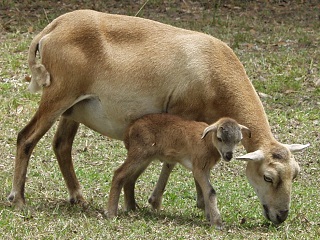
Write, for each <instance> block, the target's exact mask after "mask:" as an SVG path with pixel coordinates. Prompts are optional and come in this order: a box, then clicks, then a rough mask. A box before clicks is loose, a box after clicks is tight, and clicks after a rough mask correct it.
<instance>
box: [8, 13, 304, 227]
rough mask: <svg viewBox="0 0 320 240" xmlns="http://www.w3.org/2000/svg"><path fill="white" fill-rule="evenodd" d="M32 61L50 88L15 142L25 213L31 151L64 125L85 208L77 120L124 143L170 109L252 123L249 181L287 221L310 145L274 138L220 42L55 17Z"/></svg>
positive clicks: (159, 28) (271, 213) (181, 32)
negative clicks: (143, 121) (148, 118)
mask: <svg viewBox="0 0 320 240" xmlns="http://www.w3.org/2000/svg"><path fill="white" fill-rule="evenodd" d="M38 52H39V53H40V54H39V55H40V57H41V58H40V60H38V59H37V53H38ZM28 63H29V68H30V69H31V73H32V78H31V82H30V85H29V90H30V91H37V90H42V95H41V100H40V102H39V106H38V108H37V110H36V112H35V114H34V116H33V117H32V119H30V120H29V122H28V123H27V124H26V125H25V127H23V128H22V129H21V130H20V132H19V133H18V136H17V147H16V156H15V161H14V172H13V180H12V189H11V192H10V194H9V196H8V199H9V201H11V202H12V204H13V205H14V206H16V207H17V208H23V207H24V206H25V194H24V193H25V183H26V176H27V168H28V164H29V160H30V157H31V154H32V152H33V149H34V148H35V147H36V145H37V143H38V142H39V140H40V139H41V138H42V137H43V136H44V135H45V134H46V132H47V131H48V130H49V129H50V128H51V127H52V126H53V124H54V123H55V122H56V121H57V120H58V119H59V124H58V127H57V130H56V133H55V136H54V138H53V144H52V146H53V150H54V152H55V155H56V158H57V160H58V164H59V167H60V170H61V173H62V175H63V178H64V180H65V183H66V186H67V189H68V192H69V200H70V202H71V203H79V204H82V203H85V202H86V201H85V198H84V196H83V194H82V191H81V186H80V183H79V181H78V178H77V176H76V173H75V170H74V166H73V161H72V154H71V150H72V145H73V140H74V138H75V136H76V134H77V131H78V128H79V124H84V125H86V126H87V127H89V128H91V129H93V130H95V131H97V132H99V133H100V134H102V135H105V136H108V137H111V138H114V139H118V140H123V139H124V133H125V129H126V128H127V127H128V125H129V124H130V123H131V122H132V121H134V120H136V119H138V118H140V117H141V116H144V115H146V114H150V113H169V114H173V115H177V116H180V117H183V118H185V119H189V120H196V121H202V122H206V123H208V124H210V123H212V122H214V121H217V120H218V119H219V118H221V117H223V116H226V117H230V118H233V119H235V120H236V121H237V122H238V123H240V124H243V125H245V126H247V127H248V128H249V129H250V130H251V133H252V136H251V138H243V140H242V144H243V146H244V147H245V149H246V151H247V154H246V155H244V156H242V159H244V160H246V161H247V167H246V176H247V178H248V180H249V182H250V184H251V185H252V186H253V189H254V190H255V192H256V194H257V196H258V197H259V200H260V202H261V205H262V206H263V208H262V209H263V213H264V215H265V217H266V218H267V219H268V220H270V221H272V222H273V223H275V224H279V223H282V222H283V221H285V220H286V219H287V216H288V212H289V208H290V200H291V191H292V181H293V178H294V177H296V176H297V174H298V173H299V164H298V163H297V162H296V161H295V159H294V156H293V154H292V153H293V152H298V151H301V150H303V149H305V148H306V147H308V146H309V145H308V144H305V145H303V144H282V143H280V142H279V141H278V140H276V139H275V138H274V136H273V134H272V132H271V129H270V126H269V122H268V119H267V116H266V114H265V111H264V109H263V105H262V103H261V101H260V99H259V96H258V94H257V93H256V91H255V89H254V87H253V85H252V83H251V81H250V80H249V78H248V76H247V74H246V71H245V69H244V67H243V65H242V64H241V62H240V61H239V59H238V58H237V56H236V55H235V54H234V52H233V51H232V49H231V48H230V47H228V46H227V44H225V43H223V42H222V41H221V40H219V39H217V38H214V37H213V36H209V35H207V34H204V33H200V32H195V31H190V30H185V29H181V28H177V27H174V26H170V25H167V24H163V23H160V22H156V21H152V20H148V19H143V18H139V17H131V16H123V15H115V14H106V13H101V12H96V11H92V10H77V11H73V12H70V13H66V14H64V15H61V16H60V17H58V18H56V19H55V20H53V21H52V22H51V23H49V24H48V26H46V27H45V28H44V29H43V30H42V31H41V32H40V33H39V34H38V35H36V36H35V37H34V39H33V40H32V42H31V44H30V47H29V53H28ZM218 157H219V156H218V154H217V156H216V157H213V158H218ZM168 165H169V166H170V167H169V168H168V167H167V166H168ZM172 168H173V165H172V164H170V163H167V164H165V165H163V169H162V171H161V174H160V177H159V184H157V185H156V189H155V192H161V189H158V188H157V187H158V186H162V185H163V182H165V181H166V178H167V177H168V176H169V174H170V169H172ZM279 179H281V184H280V185H278V184H276V183H278V182H279V181H278V180H279ZM196 188H197V193H198V201H197V202H198V203H197V204H198V206H204V203H203V196H202V195H203V194H202V192H201V189H199V186H198V184H196Z"/></svg>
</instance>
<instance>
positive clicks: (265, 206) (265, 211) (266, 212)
mask: <svg viewBox="0 0 320 240" xmlns="http://www.w3.org/2000/svg"><path fill="white" fill-rule="evenodd" d="M263 209H264V216H265V217H266V218H267V219H268V220H269V221H271V219H270V216H269V208H268V206H267V205H263Z"/></svg>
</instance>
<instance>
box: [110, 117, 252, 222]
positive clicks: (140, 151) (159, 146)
mask: <svg viewBox="0 0 320 240" xmlns="http://www.w3.org/2000/svg"><path fill="white" fill-rule="evenodd" d="M242 131H243V132H246V134H247V137H249V136H250V134H251V132H250V130H249V129H248V128H247V127H245V126H243V125H240V124H238V123H237V122H236V121H235V120H233V119H231V118H221V119H219V120H218V121H217V122H215V123H213V124H212V125H210V126H208V125H207V124H206V123H203V122H196V121H190V120H184V119H182V118H180V117H178V116H174V115H170V114H151V115H145V116H144V117H142V118H140V119H138V120H137V121H135V122H134V123H132V124H131V125H130V126H129V127H128V129H127V131H126V135H125V140H124V143H125V146H126V148H127V150H128V154H127V159H126V161H125V162H124V163H123V164H122V165H121V166H120V167H119V168H118V169H117V170H116V171H115V174H114V177H113V179H112V184H111V190H110V195H109V202H108V216H109V217H114V216H116V215H117V209H118V202H119V196H120V192H121V189H122V187H124V194H125V197H124V198H125V205H126V206H127V208H128V209H135V206H136V202H135V199H134V186H135V182H136V180H137V178H138V177H139V176H140V174H141V173H142V172H143V171H144V170H145V169H146V168H147V166H148V165H149V164H150V163H151V162H152V161H153V160H154V159H159V160H161V161H163V162H165V163H173V164H175V163H180V164H181V165H183V166H184V167H185V168H187V169H189V170H191V171H192V173H193V176H194V178H195V180H196V182H197V183H198V184H199V186H200V188H201V190H202V192H203V196H204V202H205V213H206V216H207V219H208V220H209V221H210V224H211V225H215V226H217V227H219V228H220V227H221V226H222V221H221V218H220V213H219V210H218V207H217V200H216V194H215V190H214V189H213V187H212V186H211V184H210V182H209V175H210V170H211V169H212V167H213V166H214V165H215V164H217V162H218V161H219V158H220V156H221V157H222V159H224V160H226V161H230V160H231V158H232V157H233V152H234V149H235V147H236V145H237V144H238V143H240V142H241V140H242V136H243V135H242ZM211 132H212V133H211ZM207 134H208V135H209V134H211V136H208V137H205V136H206V135H207ZM201 135H202V136H201Z"/></svg>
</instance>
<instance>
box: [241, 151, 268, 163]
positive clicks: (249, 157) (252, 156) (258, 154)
mask: <svg viewBox="0 0 320 240" xmlns="http://www.w3.org/2000/svg"><path fill="white" fill-rule="evenodd" d="M236 159H237V160H243V161H262V160H263V159H264V153H263V151H262V150H257V151H254V152H251V153H247V154H245V155H243V156H240V157H236Z"/></svg>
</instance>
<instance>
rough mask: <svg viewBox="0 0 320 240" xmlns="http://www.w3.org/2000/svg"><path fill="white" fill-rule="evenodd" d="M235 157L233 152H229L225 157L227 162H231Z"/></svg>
mask: <svg viewBox="0 0 320 240" xmlns="http://www.w3.org/2000/svg"><path fill="white" fill-rule="evenodd" d="M232 157H233V153H232V152H227V153H226V155H225V158H226V160H228V161H230V160H231V159H232Z"/></svg>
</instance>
